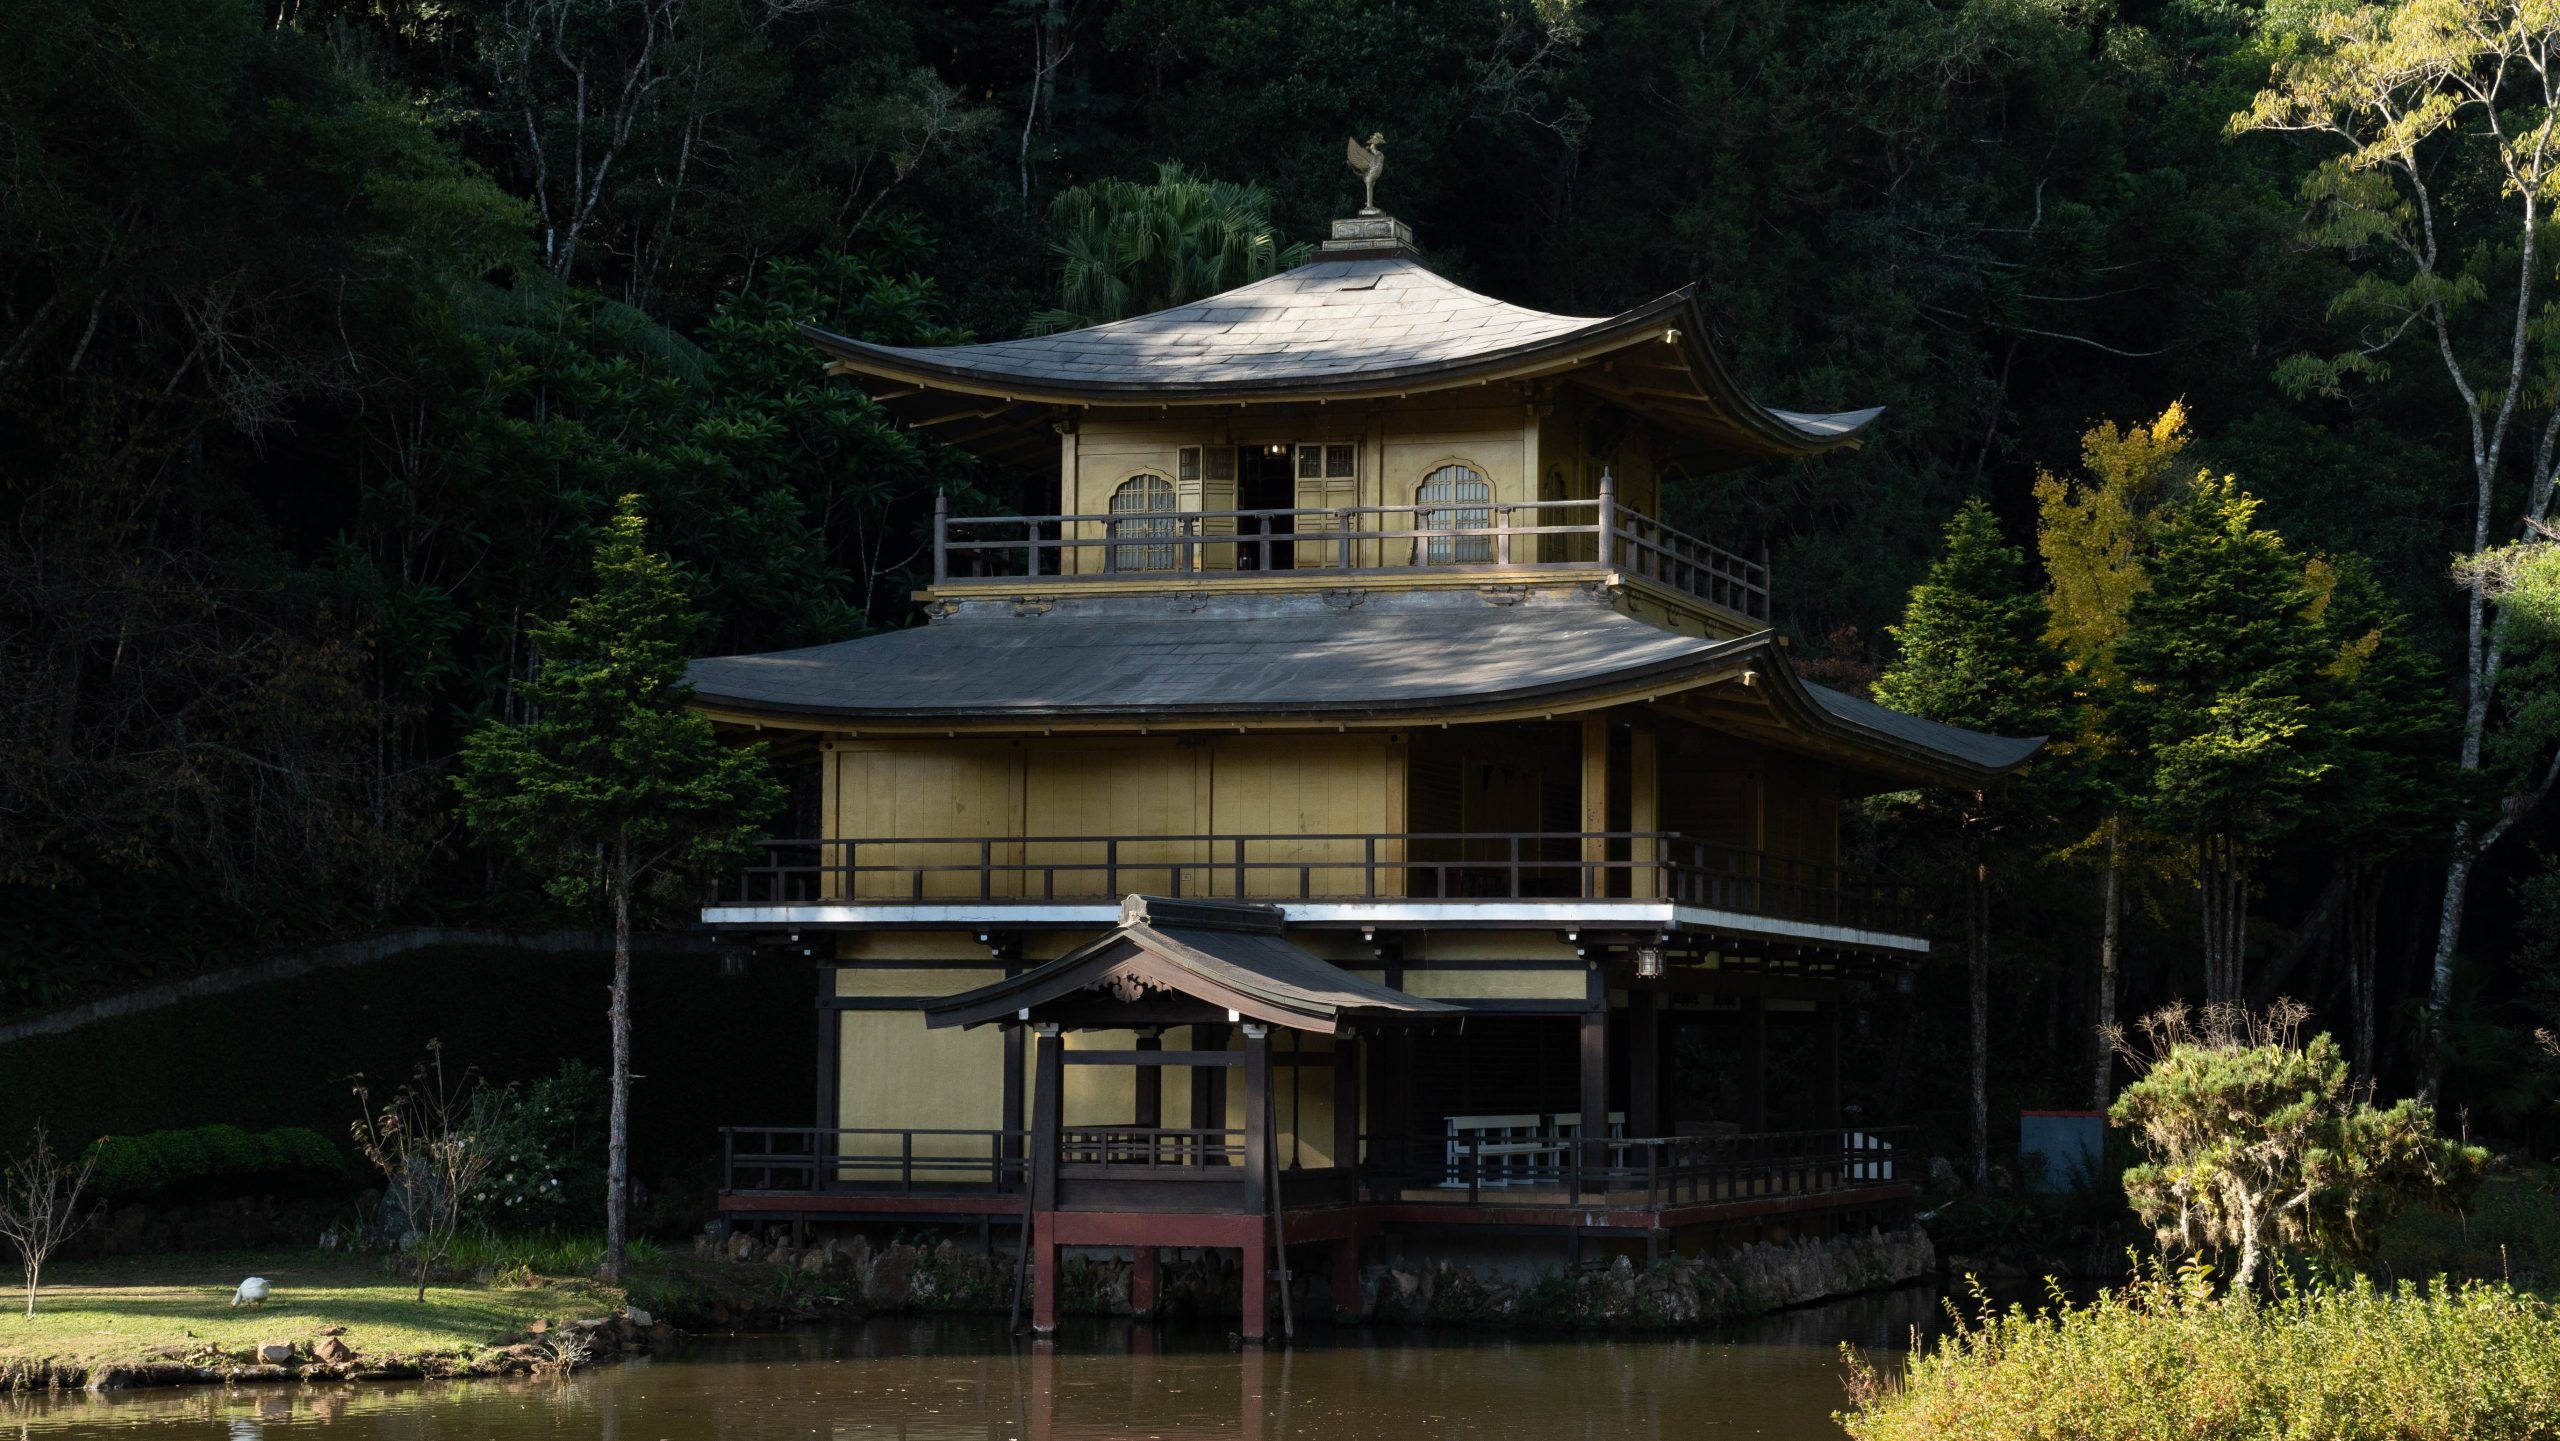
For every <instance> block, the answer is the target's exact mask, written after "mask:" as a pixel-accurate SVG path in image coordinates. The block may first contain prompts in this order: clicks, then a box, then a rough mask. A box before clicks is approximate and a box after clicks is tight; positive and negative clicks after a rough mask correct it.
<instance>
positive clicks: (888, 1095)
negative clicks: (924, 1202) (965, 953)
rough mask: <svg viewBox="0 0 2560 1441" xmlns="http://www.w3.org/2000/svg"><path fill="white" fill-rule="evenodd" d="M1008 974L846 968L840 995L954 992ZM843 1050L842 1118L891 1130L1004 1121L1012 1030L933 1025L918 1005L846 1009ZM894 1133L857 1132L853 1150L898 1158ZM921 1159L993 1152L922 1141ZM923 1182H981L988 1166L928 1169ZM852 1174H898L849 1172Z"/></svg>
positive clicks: (976, 1126) (970, 1143) (839, 1071)
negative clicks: (1006, 1050)
mask: <svg viewBox="0 0 2560 1441" xmlns="http://www.w3.org/2000/svg"><path fill="white" fill-rule="evenodd" d="M1003 975H1004V972H1003V971H1001V970H996V969H989V970H984V971H978V970H920V969H911V970H899V969H894V968H888V967H882V968H878V969H873V968H868V967H865V968H859V969H845V970H840V971H838V972H836V994H838V995H840V996H932V995H953V994H956V993H958V992H961V991H965V990H969V989H972V988H973V987H977V986H982V985H985V984H987V983H988V982H990V981H994V980H998V979H1001V978H1002V977H1003ZM839 1024H840V1027H841V1029H840V1032H839V1040H838V1043H837V1056H836V1124H837V1125H839V1126H844V1127H881V1128H886V1129H902V1130H903V1129H932V1130H970V1131H974V1130H994V1129H997V1128H999V1127H1001V1126H1002V1125H1003V1124H1004V1047H1005V1045H1006V1041H1005V1038H1004V1034H1003V1032H1001V1031H999V1030H997V1029H996V1028H994V1027H991V1026H985V1027H979V1028H978V1029H975V1030H967V1031H963V1030H957V1029H951V1030H928V1029H926V1028H925V1023H924V1016H923V1015H922V1013H920V1012H916V1011H846V1012H844V1013H842V1016H841V1018H840V1022H839ZM896 1146H897V1141H896V1138H894V1137H871V1138H859V1137H853V1138H847V1139H846V1140H845V1142H844V1143H843V1150H844V1151H845V1153H846V1154H848V1155H851V1154H860V1153H869V1154H895V1151H896ZM916 1154H917V1155H918V1156H919V1157H932V1156H949V1157H965V1158H970V1159H976V1158H980V1157H983V1156H985V1155H986V1154H987V1148H986V1143H985V1142H984V1141H982V1140H978V1139H976V1138H963V1137H943V1138H935V1137H918V1138H917V1142H916ZM916 1174H917V1177H918V1178H919V1179H930V1180H977V1179H984V1173H983V1172H972V1171H967V1170H961V1169H943V1168H927V1167H919V1168H918V1170H917V1172H916ZM844 1178H845V1179H846V1180H882V1179H890V1178H889V1177H885V1176H883V1175H881V1174H879V1173H866V1172H859V1171H855V1170H851V1169H848V1170H846V1171H845V1172H844Z"/></svg>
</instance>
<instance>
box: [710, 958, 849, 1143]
mask: <svg viewBox="0 0 2560 1441" xmlns="http://www.w3.org/2000/svg"><path fill="white" fill-rule="evenodd" d="M835 1002H836V968H835V967H833V966H820V967H818V1097H817V1113H816V1117H815V1120H814V1122H813V1124H815V1125H816V1126H817V1127H818V1130H819V1135H818V1137H817V1144H816V1145H815V1146H813V1147H812V1148H811V1149H812V1150H813V1151H814V1152H815V1153H816V1154H817V1158H818V1174H817V1175H816V1176H815V1177H813V1178H812V1181H813V1183H814V1184H815V1185H816V1186H817V1187H818V1189H820V1190H825V1189H826V1188H827V1187H828V1186H829V1185H830V1184H831V1183H833V1182H834V1180H835V1178H836V1168H835V1166H834V1165H833V1164H832V1162H833V1161H834V1160H835V1157H836V1136H835V1134H834V1133H835V1131H836V1128H837V1127H839V1126H842V1125H843V1124H844V1087H843V1085H842V1083H841V1081H840V1080H839V1075H840V1069H839V1068H840V1067H842V1065H843V1064H844V1012H842V1011H839V1010H837V1009H836V1004H835ZM726 1183H727V1178H725V1177H724V1178H723V1181H722V1184H724V1185H725V1184H726Z"/></svg>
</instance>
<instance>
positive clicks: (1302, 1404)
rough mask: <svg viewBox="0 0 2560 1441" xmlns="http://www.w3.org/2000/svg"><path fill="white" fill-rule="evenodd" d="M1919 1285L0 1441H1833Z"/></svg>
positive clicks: (745, 1360) (250, 1400) (690, 1362)
mask: <svg viewBox="0 0 2560 1441" xmlns="http://www.w3.org/2000/svg"><path fill="white" fill-rule="evenodd" d="M1936 1320H1937V1297H1936V1295H1935V1293H1934V1292H1931V1291H1928V1290H1925V1289H1916V1290H1906V1291H1900V1292H1895V1293H1891V1294H1889V1295H1884V1296H1871V1297H1862V1298H1859V1299H1856V1300H1851V1301H1844V1302H1838V1303H1834V1304H1832V1305H1828V1306H1821V1307H1814V1308H1809V1309H1806V1310H1801V1311H1793V1312H1788V1313H1786V1314H1784V1315H1781V1316H1776V1317H1771V1318H1769V1319H1767V1320H1764V1321H1761V1322H1758V1323H1755V1324H1753V1325H1752V1326H1749V1327H1747V1328H1742V1329H1739V1330H1736V1331H1733V1332H1730V1333H1726V1334H1721V1335H1713V1336H1702V1337H1679V1338H1669V1339H1658V1340H1657V1339H1581V1338H1574V1337H1557V1336H1525V1335H1519V1334H1510V1333H1482V1332H1438V1333H1428V1334H1424V1333H1415V1332H1409V1331H1403V1330H1385V1331H1374V1332H1334V1331H1329V1330H1325V1329H1322V1328H1312V1329H1311V1330H1310V1331H1309V1333H1308V1334H1307V1336H1306V1337H1305V1338H1303V1341H1302V1344H1300V1345H1298V1346H1296V1347H1293V1348H1281V1347H1273V1348H1270V1349H1268V1350H1265V1349H1260V1348H1243V1349H1239V1348H1236V1347H1233V1346H1231V1345H1229V1344H1228V1343H1227V1342H1226V1341H1225V1339H1224V1337H1223V1336H1222V1335H1220V1334H1217V1333H1206V1332H1204V1333H1187V1332H1171V1333H1160V1332H1158V1331H1155V1330H1153V1329H1151V1328H1146V1327H1137V1326H1131V1325H1129V1324H1126V1323H1115V1322H1086V1323H1083V1324H1081V1325H1070V1326H1069V1327H1067V1328H1065V1329H1064V1330H1062V1331H1061V1333H1060V1335H1059V1338H1058V1341H1057V1343H1056V1344H1055V1345H1054V1346H1048V1345H1043V1346H1033V1345H1031V1344H1029V1343H1027V1342H1016V1341H1014V1340H1013V1339H1012V1338H1011V1337H1008V1336H1007V1335H1005V1334H1004V1329H1003V1326H1002V1325H1001V1324H1000V1323H993V1322H988V1321H982V1320H978V1319H976V1318H969V1319H960V1320H932V1319H913V1318H891V1319H884V1320H877V1321H872V1322H868V1323H865V1324H863V1325H860V1326H854V1327H846V1328H841V1329H831V1330H812V1331H798V1332H791V1333H787V1334H784V1335H776V1336H748V1337H731V1338H712V1339H704V1340H700V1341H696V1342H692V1343H689V1344H687V1345H685V1346H683V1347H682V1348H680V1349H678V1350H675V1351H672V1352H670V1353H668V1354H666V1355H664V1356H661V1357H658V1358H657V1359H655V1360H650V1361H641V1362H635V1363H632V1364H630V1365H626V1366H620V1367H613V1368H608V1369H605V1370H601V1371H594V1372H589V1373H587V1374H584V1375H580V1376H575V1377H568V1378H542V1377H534V1378H519V1379H514V1380H508V1381H495V1382H492V1381H480V1382H468V1383H450V1384H440V1383H421V1384H415V1385H405V1386H374V1387H361V1388H343V1387H311V1388H303V1387H295V1388H276V1389H256V1390H239V1391H221V1390H216V1389H194V1390H186V1391H164V1392H124V1393H116V1394H111V1395H107V1396H69V1397H51V1398H26V1399H20V1400H16V1401H0V1432H6V1431H10V1430H23V1432H24V1434H26V1435H28V1436H44V1437H48V1438H55V1437H60V1438H71V1437H82V1436H129V1435H130V1434H131V1433H133V1432H134V1431H137V1430H141V1431H156V1432H159V1433H162V1434H165V1435H170V1436H177V1435H189V1436H226V1437H229V1438H233V1441H271V1438H287V1437H293V1436H297V1435H300V1434H302V1433H305V1432H308V1431H311V1430H313V1429H315V1428H319V1427H327V1428H329V1434H330V1436H331V1437H332V1438H333V1441H334V1438H348V1441H355V1438H365V1437H382V1438H399V1441H445V1438H453V1441H461V1438H475V1441H476V1438H483V1437H486V1438H496V1441H529V1438H536V1437H543V1438H550V1437H561V1436H594V1437H601V1438H608V1441H624V1438H631V1441H694V1438H705V1437H716V1438H736V1441H768V1438H781V1437H786V1436H788V1437H795V1438H807V1437H812V1436H820V1437H841V1438H858V1441H1085V1438H1102V1437H1110V1438H1115V1441H1116V1438H1124V1437H1125V1438H1136V1441H1206V1438H1217V1441H1284V1438H1297V1437H1314V1436H1321V1437H1323V1438H1326V1441H1419V1438H1422V1437H1431V1438H1440V1437H1457V1438H1464V1437H1487V1438H1490V1437H1497V1436H1500V1437H1510V1436H1518V1435H1523V1434H1535V1435H1538V1436H1540V1437H1542V1438H1549V1437H1552V1438H1574V1437H1588V1438H1594V1441H1597V1438H1604V1437H1605V1438H1612V1441H1616V1438H1644V1441H1657V1438H1664V1437H1668V1436H1679V1437H1691V1436H1696V1435H1699V1434H1702V1433H1703V1434H1705V1435H1708V1436H1732V1437H1743V1436H1759V1437H1770V1438H1777V1441H1811V1438H1824V1441H1836V1438H1837V1437H1838V1436H1839V1431H1838V1430H1837V1428H1836V1427H1834V1426H1833V1425H1832V1424H1831V1421H1830V1414H1831V1411H1832V1410H1833V1408H1834V1407H1836V1406H1837V1405H1838V1404H1839V1402H1840V1365H1839V1345H1840V1343H1841V1342H1843V1341H1851V1342H1855V1343H1856V1344H1858V1345H1859V1346H1861V1347H1865V1348H1869V1349H1871V1350H1891V1349H1897V1348H1899V1347H1900V1346H1901V1345H1903V1344H1904V1343H1905V1341H1906V1340H1907V1338H1908V1336H1909V1334H1910V1332H1911V1329H1912V1328H1913V1327H1914V1326H1920V1327H1922V1328H1924V1329H1927V1328H1931V1327H1933V1326H1934V1324H1935V1323H1936Z"/></svg>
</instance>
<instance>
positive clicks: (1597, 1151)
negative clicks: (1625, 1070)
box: [1582, 991, 1609, 1191]
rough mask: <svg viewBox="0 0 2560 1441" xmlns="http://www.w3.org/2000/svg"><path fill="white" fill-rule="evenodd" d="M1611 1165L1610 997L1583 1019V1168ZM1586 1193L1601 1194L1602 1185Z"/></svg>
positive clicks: (1592, 1168) (1588, 1170)
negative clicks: (1598, 1192)
mask: <svg viewBox="0 0 2560 1441" xmlns="http://www.w3.org/2000/svg"><path fill="white" fill-rule="evenodd" d="M1608 1164H1609V1010H1608V1000H1607V993H1606V992H1605V991H1604V992H1602V1000H1601V1007H1600V1009H1599V1010H1596V1011H1592V1012H1589V1013H1588V1014H1586V1015H1584V1016H1583V1018H1582V1166H1583V1169H1584V1171H1585V1172H1586V1173H1588V1172H1591V1171H1595V1170H1597V1169H1599V1168H1600V1167H1603V1166H1606V1165H1608ZM1585 1189H1588V1190H1592V1191H1597V1190H1600V1189H1601V1187H1600V1186H1599V1185H1598V1184H1587V1185H1586V1187H1585Z"/></svg>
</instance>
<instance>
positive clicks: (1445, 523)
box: [1413, 465, 1493, 565]
mask: <svg viewBox="0 0 2560 1441" xmlns="http://www.w3.org/2000/svg"><path fill="white" fill-rule="evenodd" d="M1414 503H1415V504H1416V505H1418V506H1420V507H1422V509H1421V511H1420V513H1419V514H1418V515H1417V516H1416V517H1415V520H1414V527H1413V528H1414V529H1416V530H1485V529H1490V528H1491V527H1492V525H1493V504H1492V503H1493V487H1492V486H1490V485H1487V484H1486V483H1485V478H1484V477H1483V476H1482V475H1480V474H1478V473H1477V472H1476V471H1475V470H1474V469H1472V468H1471V467H1468V466H1463V465H1444V466H1442V467H1440V468H1439V469H1438V470H1435V471H1433V472H1431V473H1430V474H1429V475H1426V476H1424V477H1423V478H1422V489H1421V490H1420V492H1418V493H1417V494H1416V495H1415V496H1414ZM1421 551H1422V563H1423V564H1425V565H1481V564H1485V563H1487V562H1490V561H1491V560H1492V559H1493V537H1492V536H1489V535H1431V536H1424V537H1423V538H1422V545H1421Z"/></svg>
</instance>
